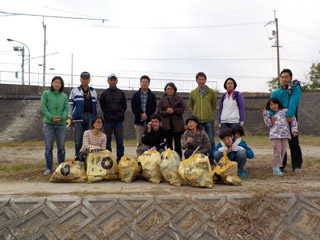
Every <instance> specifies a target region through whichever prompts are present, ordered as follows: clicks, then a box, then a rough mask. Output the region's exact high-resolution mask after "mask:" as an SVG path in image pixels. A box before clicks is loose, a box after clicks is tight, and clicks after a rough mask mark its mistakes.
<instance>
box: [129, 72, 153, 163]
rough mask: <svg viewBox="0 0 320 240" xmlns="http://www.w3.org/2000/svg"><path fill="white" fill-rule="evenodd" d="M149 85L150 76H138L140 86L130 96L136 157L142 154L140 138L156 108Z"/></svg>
mask: <svg viewBox="0 0 320 240" xmlns="http://www.w3.org/2000/svg"><path fill="white" fill-rule="evenodd" d="M149 85H150V78H149V77H148V76H147V75H143V76H142V77H141V78H140V87H141V88H140V89H139V90H138V91H137V92H135V93H134V94H133V95H132V98H131V110H132V112H133V114H134V130H135V133H136V141H137V150H136V153H137V157H139V156H140V155H141V154H142V152H141V149H142V146H143V144H142V141H141V138H142V135H143V133H144V130H145V128H146V126H147V124H148V122H149V121H150V117H151V116H152V115H153V114H154V112H155V111H156V108H157V99H156V95H155V94H154V93H153V92H152V91H151V90H150V89H149Z"/></svg>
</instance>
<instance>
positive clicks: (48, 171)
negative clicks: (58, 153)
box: [43, 169, 52, 175]
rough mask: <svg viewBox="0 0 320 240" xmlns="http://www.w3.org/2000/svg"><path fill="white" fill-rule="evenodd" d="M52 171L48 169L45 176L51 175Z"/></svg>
mask: <svg viewBox="0 0 320 240" xmlns="http://www.w3.org/2000/svg"><path fill="white" fill-rule="evenodd" d="M51 173H52V171H51V170H50V169H46V170H45V171H44V173H43V175H51Z"/></svg>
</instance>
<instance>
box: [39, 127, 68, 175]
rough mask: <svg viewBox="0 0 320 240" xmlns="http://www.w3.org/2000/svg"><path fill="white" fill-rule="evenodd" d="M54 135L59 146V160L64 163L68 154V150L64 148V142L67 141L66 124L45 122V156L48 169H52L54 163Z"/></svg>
mask: <svg viewBox="0 0 320 240" xmlns="http://www.w3.org/2000/svg"><path fill="white" fill-rule="evenodd" d="M54 136H56V139H57V147H58V154H57V156H58V162H59V164H60V163H63V162H64V160H65V156H66V150H65V148H64V143H65V141H66V126H65V125H58V124H52V123H44V124H43V137H44V142H45V145H46V146H45V152H44V156H45V158H46V163H47V166H46V169H48V170H52V165H53V155H52V150H53V143H54Z"/></svg>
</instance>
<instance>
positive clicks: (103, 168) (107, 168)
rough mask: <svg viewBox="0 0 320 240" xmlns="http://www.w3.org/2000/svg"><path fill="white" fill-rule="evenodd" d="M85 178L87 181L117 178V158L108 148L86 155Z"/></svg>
mask: <svg viewBox="0 0 320 240" xmlns="http://www.w3.org/2000/svg"><path fill="white" fill-rule="evenodd" d="M87 178H88V182H98V181H102V180H103V179H107V180H113V179H118V178H119V167H118V163H117V160H116V159H115V157H114V156H113V155H112V153H111V152H110V151H109V150H103V151H99V152H92V153H89V155H88V157H87Z"/></svg>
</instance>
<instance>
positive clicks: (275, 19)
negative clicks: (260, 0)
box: [265, 11, 280, 87]
mask: <svg viewBox="0 0 320 240" xmlns="http://www.w3.org/2000/svg"><path fill="white" fill-rule="evenodd" d="M273 23H275V25H276V30H275V31H272V37H269V40H272V39H274V38H275V40H276V41H275V43H274V45H273V46H272V47H275V48H277V77H278V79H279V80H278V87H280V44H279V27H278V18H277V17H276V11H274V21H270V22H268V23H267V24H266V25H265V26H267V25H269V24H273Z"/></svg>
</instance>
